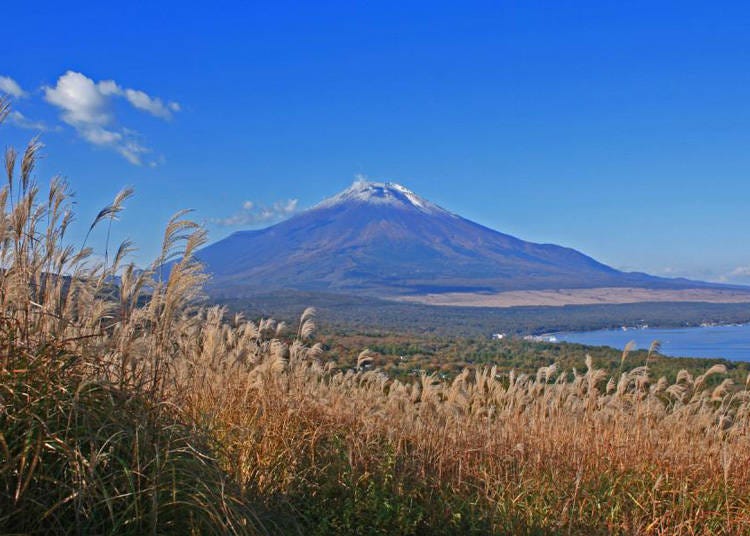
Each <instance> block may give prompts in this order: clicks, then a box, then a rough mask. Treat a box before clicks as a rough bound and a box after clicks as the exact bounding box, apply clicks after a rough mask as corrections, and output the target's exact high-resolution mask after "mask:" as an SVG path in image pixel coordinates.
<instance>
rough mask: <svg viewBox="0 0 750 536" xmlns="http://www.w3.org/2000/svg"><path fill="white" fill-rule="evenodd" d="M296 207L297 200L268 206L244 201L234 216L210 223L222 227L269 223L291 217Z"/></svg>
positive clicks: (278, 202)
mask: <svg viewBox="0 0 750 536" xmlns="http://www.w3.org/2000/svg"><path fill="white" fill-rule="evenodd" d="M298 205H299V200H298V199H289V200H287V201H277V202H275V203H273V204H272V205H269V206H266V205H258V204H257V203H254V202H252V201H245V202H244V203H242V210H240V211H239V212H237V213H236V214H234V215H232V216H229V217H227V218H214V219H212V220H211V222H212V223H215V224H218V225H223V226H233V225H255V224H258V223H271V222H275V221H278V220H282V219H284V218H287V217H289V216H291V215H293V214H294V213H296V212H297V210H298Z"/></svg>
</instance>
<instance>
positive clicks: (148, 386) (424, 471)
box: [0, 106, 750, 534]
mask: <svg viewBox="0 0 750 536" xmlns="http://www.w3.org/2000/svg"><path fill="white" fill-rule="evenodd" d="M0 109H2V106H0ZM0 115H2V113H0ZM38 151H39V145H38V144H37V143H36V142H32V143H31V144H30V145H29V146H28V147H27V149H26V150H25V151H24V153H23V155H20V157H19V156H17V155H16V154H15V153H14V152H13V151H12V150H8V151H7V152H6V166H5V167H6V173H7V178H8V182H7V184H6V186H5V187H4V188H3V189H2V190H0V205H1V206H2V211H1V216H0V344H1V345H2V347H1V348H2V350H1V351H2V354H1V355H0V532H9V533H36V534H42V533H45V534H46V533H61V534H67V533H75V534H89V533H92V534H93V533H96V534H100V533H117V534H120V533H131V534H142V533H173V534H186V533H187V534H189V533H193V534H204V533H205V534H247V533H249V534H257V533H280V534H289V533H298V534H331V533H342V534H456V533H461V534H491V533H496V534H547V533H550V534H551V533H555V534H556V533H560V534H581V533H584V534H611V533H620V534H649V533H650V534H741V533H747V532H750V513H748V512H750V509H749V508H748V506H749V505H748V501H750V433H749V432H750V430H748V422H749V421H748V417H749V413H750V392H749V391H748V386H747V385H745V386H736V385H731V384H730V382H729V381H727V380H723V377H724V373H725V372H726V371H725V370H724V369H723V368H722V367H713V368H711V369H709V370H707V371H706V372H705V373H704V374H702V375H699V376H695V377H693V376H691V375H690V374H688V373H687V372H681V373H680V374H678V375H677V380H676V382H675V383H672V384H670V383H669V382H668V381H666V380H665V379H663V378H662V379H655V378H652V377H651V375H650V374H649V366H648V365H649V363H648V361H647V362H646V364H645V365H644V366H640V367H637V368H635V369H633V370H630V371H624V370H621V371H619V372H618V373H617V374H616V375H614V376H612V377H610V376H609V375H608V373H606V372H605V371H603V370H601V369H597V367H596V363H594V362H593V360H592V359H587V361H586V363H585V364H582V371H580V372H579V371H575V370H574V371H563V370H558V369H557V367H556V366H555V365H552V366H549V367H545V368H542V369H540V370H539V371H538V373H537V374H536V375H534V376H529V375H525V374H514V373H511V374H509V375H503V374H499V373H498V372H497V370H496V369H493V368H489V367H485V368H477V369H466V370H464V371H463V372H462V373H461V374H459V375H458V376H457V377H456V378H455V379H454V380H452V381H450V382H447V381H442V380H440V379H439V378H438V377H436V376H435V375H428V374H423V375H422V376H421V377H419V378H418V379H416V380H415V381H413V382H401V381H397V380H394V379H392V378H390V377H388V376H386V375H385V374H383V373H382V372H379V371H377V370H370V369H369V367H366V366H365V365H368V364H369V363H370V362H371V359H372V356H371V354H369V353H368V352H363V353H362V354H360V356H359V359H358V362H357V366H356V367H354V368H352V369H351V370H348V371H340V370H337V369H335V368H334V367H332V366H331V365H330V364H327V363H326V362H325V353H324V349H323V348H322V346H321V345H320V344H315V343H314V339H313V334H314V328H315V324H314V322H315V315H314V311H312V310H307V311H305V312H304V313H303V315H302V318H301V320H300V324H299V326H297V327H294V328H289V327H287V326H285V325H284V324H283V323H276V322H274V321H272V320H262V321H259V322H251V321H248V320H246V319H245V318H243V317H242V316H241V315H238V316H235V317H234V318H227V314H226V312H225V311H224V310H223V309H221V308H218V307H209V306H204V305H201V300H200V296H201V286H202V284H203V282H204V276H203V274H202V272H201V268H200V265H199V264H198V263H197V262H195V260H194V256H193V254H194V253H195V251H196V249H197V248H199V247H200V245H201V244H202V243H203V241H204V238H205V237H204V234H203V231H202V230H201V229H200V228H199V227H198V226H196V225H195V224H193V223H191V222H190V221H188V220H186V219H185V214H179V215H178V216H176V217H175V218H174V219H173V220H172V221H171V222H170V223H169V225H168V227H167V229H166V232H165V237H164V241H163V244H164V247H163V250H162V253H161V254H160V255H159V256H158V258H157V259H155V260H154V262H153V263H152V264H151V265H150V266H149V267H147V268H146V269H145V270H137V269H136V268H135V267H134V266H133V265H132V264H128V263H127V258H128V252H129V249H130V247H131V246H130V244H129V243H127V242H126V243H124V244H121V245H120V246H119V247H117V248H112V251H113V252H114V253H113V254H112V255H111V256H110V254H109V245H108V246H107V253H106V254H105V256H104V258H105V260H104V261H103V262H95V261H94V260H93V258H92V256H91V251H90V250H89V249H88V248H87V247H86V246H85V244H84V246H82V247H79V248H76V247H73V246H71V245H69V240H68V237H67V235H66V231H67V229H68V227H69V225H70V222H71V221H72V212H71V210H70V197H69V194H68V190H67V187H66V185H65V183H64V182H63V181H60V180H53V181H52V182H51V184H50V187H49V189H48V191H47V192H46V194H45V195H44V196H42V194H41V193H40V190H39V188H38V187H37V186H36V184H35V182H34V178H33V170H34V164H35V160H36V157H37V153H38ZM129 194H130V192H129V191H124V192H123V193H122V194H121V195H118V196H117V198H116V199H115V200H114V202H113V203H112V205H110V206H108V207H105V208H104V209H103V210H102V211H101V212H100V213H99V214H98V215H97V216H96V218H95V219H94V222H93V224H92V226H91V230H90V232H97V229H98V228H99V227H100V226H102V225H105V226H106V227H107V231H106V232H107V234H109V233H108V229H109V226H110V225H111V224H112V222H113V220H114V219H115V218H116V216H117V214H118V213H119V212H120V211H121V210H122V208H123V203H124V202H125V201H126V200H127V198H128V196H129ZM169 261H173V264H172V265H171V269H170V270H169V271H168V272H169V273H168V275H167V274H166V271H165V272H163V273H162V266H164V265H165V263H167V262H169ZM657 350H658V349H657V348H654V351H657ZM626 358H627V354H624V355H623V360H625V359H626Z"/></svg>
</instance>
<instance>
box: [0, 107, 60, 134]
mask: <svg viewBox="0 0 750 536" xmlns="http://www.w3.org/2000/svg"><path fill="white" fill-rule="evenodd" d="M8 118H9V119H10V122H11V123H13V124H14V125H15V126H17V127H19V128H25V129H28V130H36V131H37V132H52V131H58V130H60V127H59V126H50V125H48V124H47V123H45V122H44V121H34V120H33V119H29V118H28V117H26V116H25V115H23V114H22V113H21V112H19V111H17V110H14V111H12V112H10V115H9V116H8Z"/></svg>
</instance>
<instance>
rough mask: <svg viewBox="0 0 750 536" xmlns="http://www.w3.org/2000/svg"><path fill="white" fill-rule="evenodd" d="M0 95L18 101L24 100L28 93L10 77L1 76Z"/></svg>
mask: <svg viewBox="0 0 750 536" xmlns="http://www.w3.org/2000/svg"><path fill="white" fill-rule="evenodd" d="M0 93H5V94H6V95H10V96H11V97H15V98H17V99H20V98H23V97H25V96H26V95H27V93H26V92H25V91H24V90H23V89H21V86H20V85H19V84H18V82H16V81H15V80H13V79H12V78H11V77H10V76H0Z"/></svg>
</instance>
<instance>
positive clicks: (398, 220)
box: [199, 181, 701, 295]
mask: <svg viewBox="0 0 750 536" xmlns="http://www.w3.org/2000/svg"><path fill="white" fill-rule="evenodd" d="M199 258H200V260H201V261H203V262H204V263H205V264H206V266H207V269H208V270H209V271H210V272H211V273H212V275H213V280H212V283H211V287H212V289H213V290H214V291H219V290H222V289H224V290H227V289H232V292H235V291H238V290H240V289H241V290H247V291H252V290H254V289H258V290H261V289H262V290H269V289H281V288H290V289H298V290H325V291H337V292H363V293H368V294H373V295H403V294H421V293H427V292H430V293H436V292H437V293H439V292H499V291H506V290H538V289H559V288H593V287H624V286H640V287H644V286H647V287H659V288H680V287H686V286H692V287H695V286H701V285H700V284H696V283H692V282H687V281H684V280H671V279H663V278H656V277H651V276H648V275H645V274H639V273H624V272H620V271H618V270H615V269H613V268H611V267H609V266H606V265H604V264H602V263H600V262H597V261H596V260H594V259H592V258H591V257H588V256H586V255H584V254H582V253H580V252H578V251H575V250H573V249H570V248H565V247H561V246H556V245H552V244H535V243H531V242H525V241H523V240H520V239H518V238H515V237H513V236H510V235H506V234H503V233H500V232H497V231H494V230H492V229H489V228H487V227H484V226H482V225H479V224H477V223H474V222H472V221H469V220H467V219H464V218H462V217H460V216H457V215H456V214H453V213H451V212H448V211H447V210H445V209H443V208H440V207H438V206H437V205H434V204H433V203H430V202H429V201H427V200H425V199H423V198H421V197H419V196H417V195H416V194H414V193H413V192H411V191H410V190H408V189H406V188H404V187H403V186H400V185H398V184H393V183H374V182H363V181H360V182H357V183H355V184H354V185H352V186H351V187H350V188H349V189H347V190H345V191H343V192H341V193H340V194H338V195H336V196H334V197H331V198H329V199H327V200H325V201H323V202H322V203H320V204H318V205H317V206H315V207H313V208H312V209H309V210H307V211H305V212H303V213H301V214H299V215H297V216H294V217H292V218H290V219H288V220H286V221H283V222H281V223H278V224H276V225H273V226H271V227H268V228H266V229H261V230H255V231H241V232H237V233H234V234H232V235H231V236H229V237H227V238H225V239H224V240H220V241H219V242H216V243H214V244H212V245H210V246H208V247H206V248H204V249H203V250H201V251H200V253H199Z"/></svg>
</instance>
